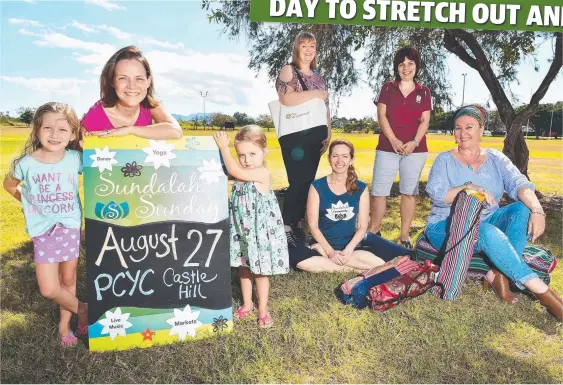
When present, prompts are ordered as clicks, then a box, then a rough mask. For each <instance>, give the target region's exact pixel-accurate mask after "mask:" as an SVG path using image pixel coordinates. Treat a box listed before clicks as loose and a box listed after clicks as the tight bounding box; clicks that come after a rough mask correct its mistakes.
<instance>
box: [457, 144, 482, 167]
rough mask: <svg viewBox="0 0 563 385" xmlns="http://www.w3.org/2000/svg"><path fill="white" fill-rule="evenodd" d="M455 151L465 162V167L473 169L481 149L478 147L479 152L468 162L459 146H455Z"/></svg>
mask: <svg viewBox="0 0 563 385" xmlns="http://www.w3.org/2000/svg"><path fill="white" fill-rule="evenodd" d="M457 152H458V153H459V154H460V155H461V157H462V158H463V160H465V161H466V162H467V168H469V169H470V170H473V165H474V164H475V163H477V161H478V160H479V157H480V156H481V149H479V153H478V154H477V157H476V158H475V159H474V160H473V162H470V161H469V160H467V158H466V157H465V155H463V153H462V152H461V151H460V149H459V147H458V148H457Z"/></svg>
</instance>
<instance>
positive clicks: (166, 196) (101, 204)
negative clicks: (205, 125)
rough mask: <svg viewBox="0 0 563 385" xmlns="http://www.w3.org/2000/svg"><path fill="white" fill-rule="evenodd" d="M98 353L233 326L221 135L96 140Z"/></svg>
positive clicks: (91, 230)
mask: <svg viewBox="0 0 563 385" xmlns="http://www.w3.org/2000/svg"><path fill="white" fill-rule="evenodd" d="M84 202H85V207H84V216H85V221H86V275H87V284H88V320H89V327H88V333H89V339H90V350H91V351H105V350H116V349H117V350H122V349H129V348H133V347H149V346H152V345H156V344H167V343H172V342H177V341H186V340H189V339H193V338H202V337H206V336H211V335H213V334H215V333H220V332H227V331H230V330H232V326H233V322H232V314H233V313H232V308H231V281H230V266H229V226H228V201H227V176H226V175H225V173H224V170H223V167H222V164H221V160H220V155H219V151H218V149H217V146H216V145H215V142H214V141H213V138H211V137H184V138H182V139H179V140H166V141H164V140H148V139H142V138H136V137H135V138H134V137H119V138H107V139H101V138H98V137H92V136H91V137H88V138H86V141H85V146H84Z"/></svg>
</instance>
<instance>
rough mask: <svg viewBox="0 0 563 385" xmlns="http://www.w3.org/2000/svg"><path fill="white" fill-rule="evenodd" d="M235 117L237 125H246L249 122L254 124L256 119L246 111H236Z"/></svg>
mask: <svg viewBox="0 0 563 385" xmlns="http://www.w3.org/2000/svg"><path fill="white" fill-rule="evenodd" d="M233 119H234V121H235V124H236V125H237V126H246V125H248V124H254V123H255V122H254V119H253V118H252V117H250V116H248V115H247V114H246V112H238V111H237V112H235V113H234V114H233Z"/></svg>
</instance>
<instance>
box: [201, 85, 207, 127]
mask: <svg viewBox="0 0 563 385" xmlns="http://www.w3.org/2000/svg"><path fill="white" fill-rule="evenodd" d="M199 94H200V95H201V97H202V98H203V127H204V128H203V129H204V130H205V126H206V125H207V119H205V98H206V97H207V91H205V92H204V91H199Z"/></svg>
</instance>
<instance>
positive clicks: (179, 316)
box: [166, 305, 203, 341]
mask: <svg viewBox="0 0 563 385" xmlns="http://www.w3.org/2000/svg"><path fill="white" fill-rule="evenodd" d="M197 317H199V311H194V312H192V309H191V308H190V305H186V307H185V308H184V310H180V309H174V317H172V318H170V319H168V320H166V322H167V323H168V324H169V325H172V329H170V333H168V334H169V335H171V336H173V335H174V334H177V335H178V338H180V341H183V340H184V338H186V336H187V335H190V337H195V335H196V331H195V330H196V329H197V328H198V327H200V326H201V325H203V324H202V323H201V322H199V321H198V320H197Z"/></svg>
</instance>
